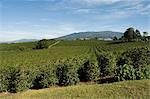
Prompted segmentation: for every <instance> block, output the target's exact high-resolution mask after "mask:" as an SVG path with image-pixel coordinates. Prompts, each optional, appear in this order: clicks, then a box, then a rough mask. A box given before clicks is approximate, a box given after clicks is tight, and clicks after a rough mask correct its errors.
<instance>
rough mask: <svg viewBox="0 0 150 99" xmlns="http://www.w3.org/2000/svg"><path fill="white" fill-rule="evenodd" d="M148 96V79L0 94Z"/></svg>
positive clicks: (21, 98)
mask: <svg viewBox="0 0 150 99" xmlns="http://www.w3.org/2000/svg"><path fill="white" fill-rule="evenodd" d="M149 97H150V80H135V81H123V82H117V83H111V84H79V85H76V86H68V87H52V88H47V89H41V90H28V91H25V92H21V93H17V94H9V93H1V94H0V99H149Z"/></svg>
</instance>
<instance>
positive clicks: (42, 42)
mask: <svg viewBox="0 0 150 99" xmlns="http://www.w3.org/2000/svg"><path fill="white" fill-rule="evenodd" d="M48 46H49V44H48V40H46V39H43V40H40V41H38V43H37V44H36V47H35V48H36V49H44V48H48Z"/></svg>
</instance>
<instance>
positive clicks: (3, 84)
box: [0, 66, 30, 93]
mask: <svg viewBox="0 0 150 99" xmlns="http://www.w3.org/2000/svg"><path fill="white" fill-rule="evenodd" d="M0 78H1V79H0V91H8V92H12V93H15V92H19V91H23V90H25V89H28V88H29V86H30V83H28V78H29V76H28V75H27V73H26V70H24V69H22V68H20V67H19V66H13V67H6V68H4V69H2V70H1V73H0Z"/></svg>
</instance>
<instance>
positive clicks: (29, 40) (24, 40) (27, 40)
mask: <svg viewBox="0 0 150 99" xmlns="http://www.w3.org/2000/svg"><path fill="white" fill-rule="evenodd" d="M34 41H38V40H37V39H20V40H15V41H4V42H3V41H1V42H0V43H23V42H34Z"/></svg>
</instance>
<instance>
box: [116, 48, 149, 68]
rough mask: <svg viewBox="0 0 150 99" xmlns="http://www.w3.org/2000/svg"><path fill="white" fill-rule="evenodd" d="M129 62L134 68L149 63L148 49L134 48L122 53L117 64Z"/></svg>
mask: <svg viewBox="0 0 150 99" xmlns="http://www.w3.org/2000/svg"><path fill="white" fill-rule="evenodd" d="M124 64H131V65H133V66H134V68H139V67H142V68H143V67H144V66H146V65H148V64H150V49H149V48H148V47H145V48H134V49H131V50H128V51H125V52H124V53H122V55H121V56H120V57H119V59H118V62H117V65H118V66H119V65H124Z"/></svg>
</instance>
